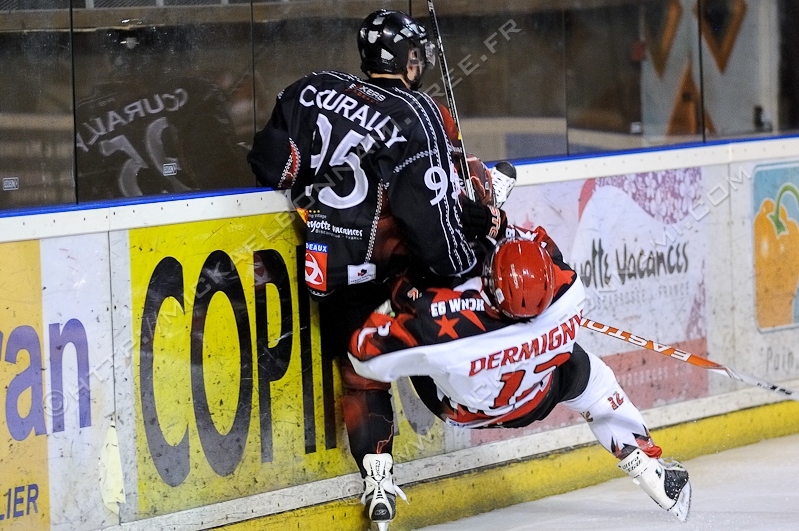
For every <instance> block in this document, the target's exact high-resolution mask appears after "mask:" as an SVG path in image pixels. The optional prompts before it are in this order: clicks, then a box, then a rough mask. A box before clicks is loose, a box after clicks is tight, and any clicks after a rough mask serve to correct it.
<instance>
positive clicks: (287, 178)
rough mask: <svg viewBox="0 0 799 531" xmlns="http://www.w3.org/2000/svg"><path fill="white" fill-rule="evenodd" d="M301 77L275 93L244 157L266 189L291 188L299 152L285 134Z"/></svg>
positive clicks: (295, 103)
mask: <svg viewBox="0 0 799 531" xmlns="http://www.w3.org/2000/svg"><path fill="white" fill-rule="evenodd" d="M305 82H306V80H305V79H304V78H303V79H301V80H299V81H297V82H296V83H294V84H293V85H291V86H289V87H288V88H286V89H285V90H284V91H283V92H281V93H280V94H278V96H277V99H276V102H275V107H274V109H273V110H272V115H271V117H270V118H269V121H268V122H267V123H266V126H264V128H263V129H261V130H260V131H258V132H257V133H256V134H255V138H254V139H253V145H252V149H251V150H250V152H249V153H248V154H247V162H249V163H250V167H251V168H252V171H253V173H254V174H255V177H256V178H257V179H258V182H259V183H260V184H261V185H263V186H266V187H269V188H282V189H287V188H291V186H292V185H293V184H294V179H295V178H296V177H297V173H298V172H299V169H300V163H301V154H300V153H301V152H300V149H299V148H298V147H297V143H296V142H295V140H294V139H292V137H291V135H290V132H289V124H290V123H292V122H293V121H294V117H293V115H294V114H296V113H297V109H296V105H297V100H296V95H297V94H298V93H299V92H300V90H301V88H302V87H303V86H304V85H305Z"/></svg>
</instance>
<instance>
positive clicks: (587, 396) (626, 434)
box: [563, 347, 691, 521]
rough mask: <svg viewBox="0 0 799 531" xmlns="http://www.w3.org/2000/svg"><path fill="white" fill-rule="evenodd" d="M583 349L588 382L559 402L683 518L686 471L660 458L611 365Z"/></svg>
mask: <svg viewBox="0 0 799 531" xmlns="http://www.w3.org/2000/svg"><path fill="white" fill-rule="evenodd" d="M578 348H579V347H578ZM581 350H582V349H581ZM586 354H587V359H588V361H589V363H590V377H589V379H588V384H587V385H586V388H585V390H584V391H583V392H582V393H581V394H580V395H578V396H577V397H575V398H573V399H571V400H566V401H564V402H563V404H564V405H565V406H566V407H568V408H569V409H572V410H573V411H577V412H579V413H580V414H581V415H582V416H583V418H584V419H585V420H586V422H588V426H589V427H590V428H591V431H592V432H593V434H594V436H595V437H596V438H597V440H598V441H599V443H600V444H601V445H602V446H604V447H605V449H607V450H608V451H609V452H611V453H612V454H614V455H615V456H616V457H617V458H618V459H619V460H620V462H619V465H618V466H619V468H621V469H622V470H624V471H625V472H626V473H627V474H629V475H630V476H631V477H632V478H633V481H634V482H635V483H636V484H637V485H639V486H640V487H641V488H642V489H643V490H644V492H646V493H647V494H648V495H649V496H650V497H651V498H652V499H653V500H655V502H657V503H658V505H660V506H661V507H662V508H664V509H666V510H667V511H669V512H671V513H672V514H674V515H675V516H676V517H677V518H678V519H680V520H683V521H684V520H685V519H686V518H687V517H688V511H689V509H690V502H691V485H690V483H689V481H688V471H687V470H685V468H684V467H683V466H682V465H681V464H680V463H678V462H676V461H674V460H669V459H660V456H661V453H662V451H661V449H660V447H659V446H657V445H656V444H655V442H654V441H653V440H652V436H651V435H650V433H649V429H648V428H647V427H646V423H645V422H644V418H643V416H642V415H641V412H640V411H638V408H636V407H635V406H634V405H633V403H632V401H631V400H630V399H629V397H628V396H627V394H626V393H625V392H624V390H623V389H622V388H621V386H619V384H618V382H617V381H616V376H615V375H614V374H613V371H612V370H611V369H610V367H608V366H607V365H606V364H605V363H604V362H603V361H602V360H601V359H599V358H598V357H596V356H594V355H593V354H591V353H590V352H586Z"/></svg>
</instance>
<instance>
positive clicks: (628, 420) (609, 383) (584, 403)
mask: <svg viewBox="0 0 799 531" xmlns="http://www.w3.org/2000/svg"><path fill="white" fill-rule="evenodd" d="M586 353H587V354H588V358H589V360H590V361H591V374H590V376H589V379H588V385H587V386H586V388H585V391H583V393H582V394H581V395H579V396H578V397H577V398H574V399H572V400H566V401H564V402H563V404H564V405H565V406H566V407H568V408H569V409H571V410H572V411H576V412H578V413H580V414H581V415H582V416H583V418H584V419H585V420H586V422H588V426H589V427H590V428H591V431H592V432H593V434H594V436H595V437H596V438H597V441H599V443H600V444H601V445H602V446H604V447H605V449H606V450H607V451H608V452H610V453H612V454H613V455H615V456H616V457H617V458H618V459H622V458H624V457H626V456H627V455H628V454H629V453H630V452H632V451H633V450H635V449H636V448H642V449H644V450H647V449H649V448H651V447H653V446H654V442H652V439H651V437H650V435H649V430H648V429H647V427H646V424H645V423H644V418H643V417H642V416H641V412H640V411H638V408H636V407H635V406H634V405H633V403H632V402H631V401H630V399H629V398H628V397H627V394H626V393H625V392H624V390H623V389H622V388H621V386H619V383H618V382H617V381H616V375H615V374H613V371H612V370H611V368H610V367H608V366H607V365H606V364H605V362H603V361H602V360H601V359H599V358H598V357H597V356H595V355H593V354H591V353H590V352H586Z"/></svg>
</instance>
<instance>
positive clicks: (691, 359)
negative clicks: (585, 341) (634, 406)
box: [580, 318, 799, 402]
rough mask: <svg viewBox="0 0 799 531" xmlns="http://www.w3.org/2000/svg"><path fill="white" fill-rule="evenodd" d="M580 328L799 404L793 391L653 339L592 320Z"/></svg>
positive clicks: (798, 397)
mask: <svg viewBox="0 0 799 531" xmlns="http://www.w3.org/2000/svg"><path fill="white" fill-rule="evenodd" d="M580 326H582V327H583V328H587V329H589V330H591V331H592V332H599V333H600V334H605V335H606V336H610V337H615V338H616V339H621V340H622V341H626V342H628V343H632V344H633V345H635V346H637V347H641V348H645V349H647V350H651V351H653V352H657V353H659V354H663V355H664V356H669V357H671V358H675V359H678V360H680V361H684V362H686V363H690V364H691V365H694V366H696V367H701V368H703V369H707V370H708V371H710V372H714V373H716V374H721V375H722V376H726V377H728V378H732V379H733V380H738V381H739V382H743V383H745V384H748V385H752V386H755V387H760V388H761V389H766V390H767V391H774V392H775V393H779V394H781V395H783V396H784V397H786V398H790V399H791V400H796V401H797V402H799V396H797V395H796V393H795V391H791V390H790V389H786V388H785V387H780V386H779V385H775V384H773V383H769V382H766V381H764V380H761V379H759V378H755V377H754V376H749V375H747V374H743V373H740V372H738V371H736V370H734V369H731V368H730V367H725V366H724V365H720V364H718V363H715V362H713V361H710V360H708V359H705V358H700V357H699V356H695V355H693V354H690V353H688V352H685V351H683V350H679V349H676V348H674V347H670V346H668V345H661V344H659V343H655V342H654V341H652V340H651V339H645V338H643V337H639V336H636V335H635V334H631V333H630V332H625V331H624V330H620V329H618V328H613V327H612V326H608V325H603V324H601V323H597V322H596V321H592V320H590V319H585V318H583V319H582V320H581V321H580Z"/></svg>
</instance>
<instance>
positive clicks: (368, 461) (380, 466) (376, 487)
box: [361, 454, 408, 531]
mask: <svg viewBox="0 0 799 531" xmlns="http://www.w3.org/2000/svg"><path fill="white" fill-rule="evenodd" d="M393 465H394V460H393V459H392V458H391V454H366V456H365V457H364V458H363V467H364V468H365V469H366V477H365V478H364V480H363V483H364V491H363V496H361V503H362V504H364V505H366V514H367V515H368V516H369V520H371V521H372V522H374V523H375V524H376V525H377V529H378V531H387V530H388V524H389V522H391V520H393V519H394V516H395V515H396V513H397V495H399V497H400V498H402V499H403V500H405V502H406V503H407V502H408V498H406V497H405V493H404V492H402V489H400V488H399V487H398V486H397V485H396V484H395V483H394V478H393V477H392V476H391V467H392V466H393Z"/></svg>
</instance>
